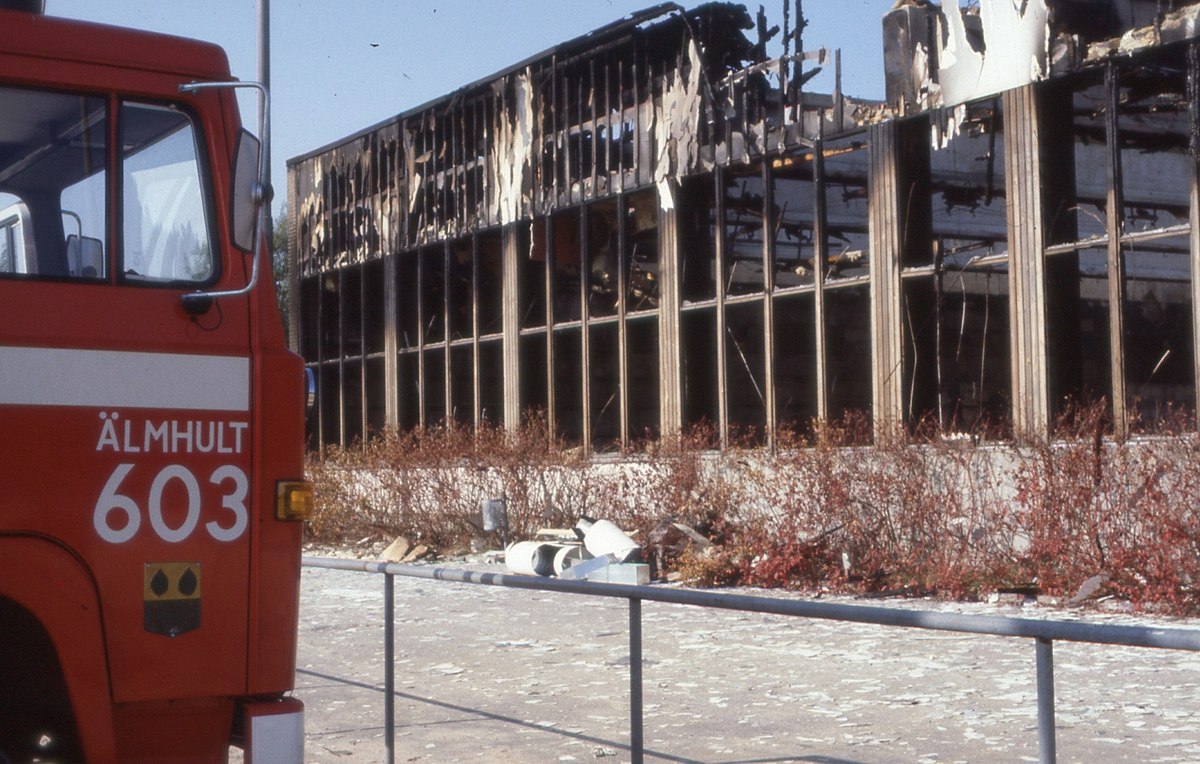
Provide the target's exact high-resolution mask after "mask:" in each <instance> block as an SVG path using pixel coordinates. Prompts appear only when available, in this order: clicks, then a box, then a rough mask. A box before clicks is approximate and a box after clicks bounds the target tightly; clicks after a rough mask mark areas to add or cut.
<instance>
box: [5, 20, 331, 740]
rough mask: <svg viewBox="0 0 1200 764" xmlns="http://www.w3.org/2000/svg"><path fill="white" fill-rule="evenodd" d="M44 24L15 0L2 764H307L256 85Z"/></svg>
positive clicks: (297, 500) (183, 44)
mask: <svg viewBox="0 0 1200 764" xmlns="http://www.w3.org/2000/svg"><path fill="white" fill-rule="evenodd" d="M40 5H41V2H40V0H34V1H33V2H28V0H26V2H0V6H2V7H4V8H6V9H5V10H0V764H7V762H12V763H13V764H21V763H23V762H73V761H87V762H91V763H92V764H104V763H106V762H117V761H120V762H150V761H154V762H184V761H187V762H209V761H212V762H223V761H225V760H226V758H227V756H228V750H229V745H230V744H231V742H232V743H234V744H240V745H243V747H244V748H245V749H246V754H247V761H251V762H254V763H255V764H265V762H300V761H302V757H303V705H302V704H301V703H300V701H298V700H296V699H294V698H291V697H290V695H289V693H290V691H291V689H292V687H293V681H294V671H295V653H296V622H297V609H298V598H299V596H298V591H299V573H300V537H301V523H300V522H298V521H299V520H301V519H303V518H304V517H305V516H306V514H307V512H309V511H310V508H311V488H310V487H309V486H308V484H306V483H304V482H303V455H302V448H303V446H302V444H303V438H304V410H303V408H304V404H303V399H304V396H305V393H306V389H305V384H306V383H305V373H304V369H303V364H302V362H301V360H300V358H298V357H297V356H295V355H293V354H292V353H290V352H289V351H288V350H287V347H286V342H285V339H284V334H283V330H282V326H281V323H280V318H279V313H278V309H277V305H276V300H275V295H274V291H273V286H272V280H271V278H270V276H269V271H268V269H269V265H267V264H264V261H265V260H267V259H268V258H266V257H265V242H264V236H263V221H264V214H265V213H264V208H265V207H266V205H267V204H268V203H269V199H270V192H269V189H268V188H267V186H266V184H265V182H264V181H265V173H264V172H263V166H262V158H263V156H262V155H263V147H262V146H261V144H260V143H259V141H258V140H257V139H255V138H254V136H253V135H252V134H251V133H249V132H247V131H246V130H243V129H242V126H241V122H240V119H239V117H238V110H237V104H236V99H235V94H234V88H236V87H239V86H244V85H245V83H233V82H230V81H229V80H230V74H229V65H228V62H227V60H226V57H225V54H224V53H223V52H222V51H221V49H220V48H218V47H216V46H213V45H209V44H205V43H200V42H195V41H191V40H183V39H178V38H174V37H168V36H163V35H156V34H149V33H145V32H139V31H132V30H127V29H118V28H113V27H107V26H101V25H96V24H88V23H81V22H77V21H71V20H65V19H58V18H51V17H47V16H45V15H43V14H42V13H41V12H40V7H38V6H40ZM31 6H33V7H31ZM13 8H18V9H17V10H14V9H13ZM264 95H265V92H264ZM264 121H265V119H264ZM261 127H262V125H261V124H260V128H261ZM264 134H265V130H260V131H259V135H264ZM260 271H261V272H262V275H261V276H260Z"/></svg>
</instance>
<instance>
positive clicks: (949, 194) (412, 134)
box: [287, 0, 1200, 450]
mask: <svg viewBox="0 0 1200 764" xmlns="http://www.w3.org/2000/svg"><path fill="white" fill-rule="evenodd" d="M797 5H798V4H797ZM958 5H959V4H958V3H949V4H947V5H946V6H938V5H933V4H930V3H928V2H923V1H918V0H901V2H898V3H897V7H896V8H895V9H893V10H892V11H891V12H889V13H888V14H886V16H885V17H884V19H883V24H884V30H885V35H884V36H885V41H886V42H885V54H886V77H887V99H886V101H884V102H869V101H863V100H857V99H853V98H850V97H847V96H845V95H843V94H842V93H841V92H840V87H838V86H835V87H834V88H832V90H833V92H832V93H825V94H821V93H814V92H810V91H809V90H808V89H807V88H806V85H807V84H808V78H809V77H810V76H811V73H812V72H813V71H815V69H816V68H818V67H834V66H836V64H837V62H836V61H835V56H834V55H833V54H831V53H829V52H827V51H824V50H821V51H817V52H804V51H802V50H801V48H800V46H799V44H798V42H799V35H793V34H790V30H789V33H788V35H787V37H788V39H787V43H788V45H790V46H791V47H785V49H784V55H782V56H780V57H777V58H768V57H767V55H766V41H767V38H769V36H770V34H771V30H769V29H767V24H766V22H765V19H763V18H762V17H761V12H760V16H759V18H757V19H756V18H755V17H753V16H752V15H751V14H750V13H749V12H748V11H747V10H746V9H745V8H744V7H743V6H739V5H730V4H724V3H711V4H707V5H703V6H701V7H698V8H695V9H693V10H685V9H683V8H680V7H679V6H676V5H674V4H668V5H663V6H659V7H656V8H653V9H650V10H648V11H645V12H643V13H640V14H636V15H634V16H632V17H630V18H627V19H625V20H623V21H620V22H617V23H615V24H613V25H610V26H608V27H605V28H603V29H600V30H597V31H595V32H593V33H591V34H589V35H587V36H585V37H582V38H579V39H576V40H572V41H570V42H567V43H564V44H562V45H560V46H558V47H556V48H554V49H552V50H549V51H547V52H545V53H543V54H541V55H539V56H536V57H534V58H532V59H529V60H527V61H524V62H522V63H519V64H517V65H515V66H513V67H511V68H510V69H507V70H505V71H503V72H500V73H498V74H496V75H495V76H493V77H490V78H488V79H486V80H483V81H480V82H478V83H475V84H473V85H470V86H467V87H465V88H463V89H461V90H459V91H457V92H454V93H452V94H449V95H447V96H445V97H443V98H441V99H438V100H436V101H434V102H431V103H429V104H426V105H424V106H422V107H420V108H417V109H414V110H411V111H408V112H405V113H403V114H400V115H398V116H397V117H395V118H393V119H390V120H388V121H385V122H383V123H381V124H378V125H375V126H372V127H370V128H367V129H365V130H363V131H361V132H360V133H357V134H355V135H352V136H349V137H347V138H346V139H344V140H342V141H339V142H337V143H336V144H333V145H330V146H327V147H325V148H322V149H319V150H317V151H314V152H312V153H310V154H307V155H305V156H301V157H298V158H295V159H293V160H291V161H290V162H289V163H288V179H287V183H288V186H287V196H288V204H289V209H288V221H289V231H288V234H289V255H290V258H291V265H292V270H291V278H292V288H291V291H290V294H291V299H292V309H291V312H290V316H291V327H290V331H291V339H292V343H293V346H294V347H295V348H296V349H297V350H298V351H299V352H301V353H302V354H303V355H304V357H305V359H306V360H307V362H308V364H309V367H310V368H311V369H313V371H314V372H315V373H316V377H317V380H318V383H319V385H318V388H319V390H318V398H319V406H318V413H317V415H316V416H315V417H314V420H313V422H312V427H313V432H314V445H315V444H328V443H335V444H339V443H340V444H348V443H350V442H352V441H354V440H355V439H356V438H361V437H364V436H365V435H367V434H369V433H370V432H372V431H378V430H381V429H382V428H385V427H398V428H401V429H410V428H413V427H417V426H421V425H426V426H428V425H434V424H437V423H440V422H443V421H449V422H456V423H461V424H464V425H477V424H479V423H481V422H483V421H490V422H493V423H497V424H503V425H504V426H508V427H512V426H515V425H516V424H517V423H519V422H520V421H522V418H523V417H526V416H528V415H529V414H530V412H535V411H536V412H540V413H541V414H542V415H543V416H544V418H545V421H546V422H547V423H548V426H550V427H552V428H553V429H554V430H555V432H557V433H558V434H559V435H561V436H562V437H563V438H565V439H567V440H568V441H573V442H577V443H580V444H582V445H583V446H585V447H586V448H591V449H596V450H604V449H608V448H612V447H615V446H620V445H622V444H627V443H629V442H630V441H634V440H639V439H643V438H646V437H655V436H660V435H663V434H667V433H672V432H676V431H679V430H680V429H682V428H687V427H689V426H691V425H694V424H697V423H700V422H711V423H712V424H713V425H715V427H716V428H717V431H718V432H719V433H720V436H721V438H722V441H723V442H724V441H725V440H726V439H727V438H728V437H729V435H730V433H731V432H734V433H736V432H742V433H747V432H750V433H757V434H758V437H759V438H760V439H761V441H762V442H764V443H769V442H771V441H772V439H773V435H774V433H776V432H779V431H780V429H781V428H785V427H786V428H795V429H804V428H808V427H811V426H812V423H813V422H814V421H819V420H822V419H825V420H836V419H840V418H843V417H846V416H848V415H860V416H862V417H866V418H868V419H869V420H870V421H872V422H873V423H874V425H875V427H876V428H877V429H878V428H882V427H888V426H892V425H910V426H911V425H913V424H915V423H917V422H919V421H936V422H937V423H938V424H940V426H941V427H942V428H944V429H945V430H949V431H958V432H975V431H978V430H980V428H982V427H984V425H985V423H986V425H987V427H988V428H990V429H989V430H988V431H989V432H991V433H996V432H1000V433H1011V434H1014V435H1015V436H1017V437H1035V438H1037V437H1046V436H1047V435H1049V434H1050V431H1051V426H1052V424H1051V423H1052V422H1053V421H1054V419H1055V417H1056V415H1057V413H1058V412H1060V411H1062V410H1063V409H1064V407H1067V406H1069V405H1072V403H1074V402H1087V401H1100V400H1104V401H1107V402H1108V406H1109V407H1110V410H1111V413H1112V415H1113V416H1112V421H1113V422H1114V423H1115V424H1114V427H1115V428H1116V429H1117V430H1118V431H1119V430H1121V429H1122V428H1123V427H1124V426H1125V423H1126V422H1127V421H1129V420H1130V415H1133V414H1138V415H1141V416H1142V417H1143V419H1144V420H1146V421H1153V420H1156V419H1160V418H1162V417H1164V416H1166V415H1168V414H1171V415H1176V414H1182V415H1183V416H1185V417H1191V418H1192V419H1194V412H1195V410H1196V395H1197V385H1196V379H1197V359H1200V353H1197V352H1196V342H1197V339H1198V338H1200V332H1197V331H1196V326H1197V322H1198V320H1200V319H1198V318H1197V306H1198V305H1200V301H1198V300H1197V289H1198V288H1200V277H1196V276H1194V275H1193V274H1200V268H1198V266H1200V199H1198V194H1197V161H1196V158H1197V156H1198V154H1200V145H1198V141H1200V95H1198V94H1200V56H1198V51H1200V48H1198V44H1200V43H1198V30H1197V23H1198V20H1200V5H1191V6H1186V7H1185V6H1182V4H1178V3H1172V2H1169V1H1167V0H1022V2H1019V3H1014V2H1011V0H978V2H977V3H975V4H973V5H972V6H971V7H966V8H960V7H958ZM793 18H796V16H795V15H793ZM872 23H874V22H872ZM792 51H796V52H792Z"/></svg>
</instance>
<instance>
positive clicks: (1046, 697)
mask: <svg viewBox="0 0 1200 764" xmlns="http://www.w3.org/2000/svg"><path fill="white" fill-rule="evenodd" d="M302 564H303V565H304V567H309V568H329V569H333V570H352V571H360V572H365V573H381V574H383V576H384V589H383V592H384V594H383V596H384V606H383V618H384V643H383V650H384V694H385V700H384V715H385V717H386V718H385V720H384V739H385V745H386V749H387V758H386V764H394V762H395V751H396V746H395V742H396V729H395V689H396V678H395V626H394V620H395V618H394V616H395V589H394V578H395V576H406V577H409V578H424V579H429V580H434V581H449V582H455V583H463V584H482V585H485V586H506V587H510V588H513V589H534V590H538V591H549V592H563V593H568V594H584V595H589V596H593V597H616V598H619V599H626V600H629V752H630V759H631V762H632V764H643V763H644V738H643V734H642V600H650V601H653V602H668V603H672V604H676V605H693V606H696V607H707V608H718V609H722V610H739V611H743V612H747V613H767V614H771V615H785V616H793V617H797V618H819V619H823V620H830V621H846V622H850V623H868V624H875V625H879V626H902V627H907V628H915V629H929V630H935V631H954V632H960V633H965V634H988V635H992V636H998V637H1026V638H1029V639H1033V640H1034V644H1035V648H1034V650H1035V654H1036V660H1037V718H1038V761H1039V762H1040V764H1054V763H1055V761H1056V760H1057V759H1056V757H1057V754H1056V752H1055V738H1054V641H1055V640H1062V641H1065V642H1090V643H1094V644H1102V645H1123V646H1127V647H1157V648H1162V649H1167V650H1191V651H1196V652H1200V630H1191V629H1157V628H1149V627H1144V626H1114V625H1106V624H1088V623H1077V622H1071V621H1052V620H1033V619H1029V618H1005V617H1002V616H987V615H965V614H959V613H938V612H933V611H928V610H901V609H898V608H884V607H869V606H865V605H844V604H836V603H829V602H813V601H806V600H789V599H774V598H770V597H754V596H749V595H744V594H727V593H724V592H712V591H697V590H691V589H679V588H674V587H671V588H668V587H658V586H630V585H626V584H607V583H595V582H591V581H568V580H564V579H558V578H541V577H534V576H519V575H511V574H506V573H482V572H477V571H469V570H455V569H452V568H434V567H424V566H415V565H396V564H392V563H384V562H370V561H366V560H340V559H333V558H328V557H304V558H303V560H302Z"/></svg>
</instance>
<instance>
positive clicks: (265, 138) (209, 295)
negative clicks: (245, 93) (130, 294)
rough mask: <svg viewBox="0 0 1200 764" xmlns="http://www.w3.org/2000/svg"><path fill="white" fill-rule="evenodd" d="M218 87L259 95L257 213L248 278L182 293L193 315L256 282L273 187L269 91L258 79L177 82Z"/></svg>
mask: <svg viewBox="0 0 1200 764" xmlns="http://www.w3.org/2000/svg"><path fill="white" fill-rule="evenodd" d="M220 88H228V89H233V88H253V89H255V90H257V91H258V92H259V93H260V94H261V95H262V99H263V109H262V116H261V117H260V118H259V121H258V134H259V136H260V141H261V143H260V148H259V153H258V183H256V184H255V187H254V202H255V205H256V206H257V207H258V213H257V215H256V216H255V221H254V252H253V254H252V264H251V267H250V281H248V282H247V283H246V286H244V287H242V288H241V289H231V290H227V291H224V292H200V291H197V292H189V293H188V294H185V295H183V298H182V303H183V310H184V311H185V312H186V313H188V314H190V315H193V316H196V315H203V314H205V313H207V312H208V310H209V309H210V308H211V307H212V304H213V300H215V299H216V298H218V297H240V296H241V295H244V294H249V293H250V292H251V291H252V290H253V289H254V287H255V286H256V285H257V284H258V270H259V261H260V260H262V249H263V247H262V237H263V231H264V230H265V228H266V222H265V216H266V211H267V209H268V207H269V206H270V204H271V200H272V199H273V198H274V196H275V190H274V189H273V188H271V184H270V183H268V182H267V169H268V168H267V157H268V156H270V154H269V151H270V141H271V94H270V92H269V91H268V90H267V87H266V86H265V85H263V84H262V83H261V82H236V81H231V82H190V83H187V84H184V85H180V86H179V92H180V93H196V92H198V91H200V90H215V89H220Z"/></svg>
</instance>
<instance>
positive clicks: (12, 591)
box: [0, 535, 116, 764]
mask: <svg viewBox="0 0 1200 764" xmlns="http://www.w3.org/2000/svg"><path fill="white" fill-rule="evenodd" d="M5 601H7V602H5ZM9 603H12V604H11V605H10V604H9ZM14 605H15V606H16V607H18V608H19V609H20V610H23V611H25V613H27V614H28V615H29V616H30V617H31V618H33V619H35V620H36V622H37V623H38V624H40V626H41V628H42V629H44V630H45V636H47V637H48V638H49V640H50V642H51V645H52V648H53V650H52V654H56V657H57V662H58V667H59V668H60V669H61V671H62V678H63V680H64V681H65V683H66V689H67V692H68V694H69V697H70V705H71V709H72V711H73V715H74V721H75V727H76V730H77V732H78V734H79V737H80V739H81V740H82V747H83V752H84V756H85V758H86V760H87V761H88V762H91V764H107V763H108V762H114V761H116V742H115V738H114V734H113V708H112V693H111V687H110V683H109V676H108V661H107V659H106V657H105V654H104V644H105V642H104V627H103V620H102V617H101V612H100V602H99V598H98V596H97V593H96V586H95V582H94V581H93V580H92V577H91V575H90V574H89V573H88V571H87V569H86V568H85V567H84V566H83V564H82V563H81V562H80V561H79V559H78V558H77V557H76V556H75V555H74V554H72V553H71V552H70V551H68V550H67V549H65V548H64V547H62V546H60V545H58V544H57V543H54V542H53V541H50V540H47V539H45V538H41V537H36V536H5V535H0V613H3V609H2V608H7V609H8V614H9V615H10V617H15V618H18V619H19V618H21V615H20V612H19V611H16V610H13V606H14ZM35 630H36V629H35ZM31 649H36V645H35V646H33V647H32V648H31ZM0 660H3V658H2V657H0Z"/></svg>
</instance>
